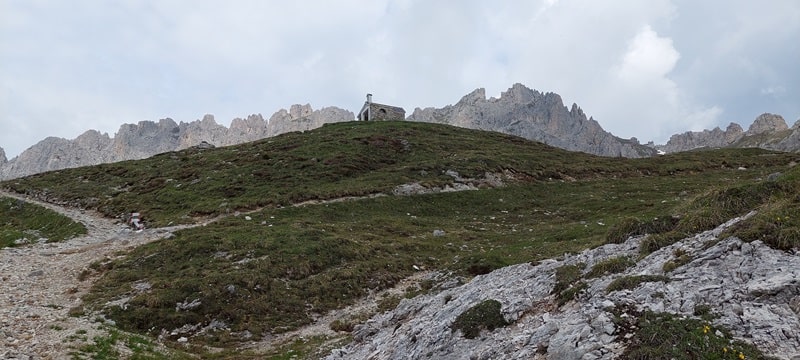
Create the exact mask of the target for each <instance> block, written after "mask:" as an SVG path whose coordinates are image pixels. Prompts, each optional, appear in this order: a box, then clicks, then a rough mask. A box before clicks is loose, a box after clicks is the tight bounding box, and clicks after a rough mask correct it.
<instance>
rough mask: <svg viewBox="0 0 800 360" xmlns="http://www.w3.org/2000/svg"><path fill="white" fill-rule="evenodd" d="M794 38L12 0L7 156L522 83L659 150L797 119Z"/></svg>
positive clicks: (4, 119)
mask: <svg viewBox="0 0 800 360" xmlns="http://www.w3.org/2000/svg"><path fill="white" fill-rule="evenodd" d="M797 38H800V3H799V2H797V1H795V0H774V1H770V2H766V3H753V2H748V1H724V2H723V1H703V2H695V1H688V0H652V1H639V0H612V1H604V2H599V1H579V0H533V1H531V0H518V1H504V2H486V1H479V0H464V1H460V2H458V4H454V3H452V2H439V1H423V0H403V1H389V0H379V1H367V0H346V1H336V2H332V1H324V0H309V1H303V2H285V1H277V0H263V1H259V0H241V1H235V2H229V1H222V0H198V1H193V2H192V3H191V4H187V3H186V2H185V1H179V0H159V1H141V0H128V1H115V2H98V1H92V0H76V1H70V2H61V1H56V0H39V1H22V0H5V1H0V127H2V128H3V129H4V130H5V129H12V131H11V132H9V131H3V132H1V133H0V146H3V147H5V148H6V150H7V152H8V154H9V155H12V156H13V155H16V154H17V153H19V152H20V151H21V150H22V149H24V148H25V147H27V146H30V145H32V144H33V143H35V142H37V141H38V140H40V139H41V138H44V137H45V136H49V135H55V136H63V137H74V136H76V135H77V133H79V132H82V130H86V129H88V128H96V129H112V130H113V129H117V128H118V127H119V125H120V123H122V122H135V121H139V120H145V119H150V120H157V119H158V118H163V117H172V118H174V119H176V120H178V121H191V120H194V119H197V118H199V117H201V116H202V115H203V114H204V113H213V114H215V115H216V118H217V119H218V121H219V122H222V123H227V122H229V121H230V120H231V119H232V118H233V117H237V116H246V115H248V114H250V113H263V114H264V115H265V116H269V115H271V113H272V112H273V111H276V110H278V109H279V108H281V107H287V106H289V105H291V104H294V103H311V104H312V105H313V106H314V107H315V108H320V107H322V106H330V105H334V106H339V107H344V108H348V109H350V110H353V111H357V110H358V109H357V108H358V106H359V105H360V104H361V102H362V101H363V96H364V94H365V93H367V92H372V93H373V94H375V98H376V101H381V102H387V103H392V104H397V105H400V106H404V107H405V108H406V110H408V111H409V112H410V111H411V110H413V108H414V107H417V106H419V107H426V106H437V107H441V106H444V105H447V104H450V103H454V102H455V101H457V100H458V99H459V98H460V97H461V96H463V95H464V94H466V93H468V92H470V91H472V90H474V89H475V88H477V87H485V88H486V89H487V93H488V94H495V95H496V94H499V93H500V92H501V91H503V90H505V89H506V88H508V87H509V86H510V85H511V84H513V83H516V82H521V83H523V84H525V85H527V86H529V87H532V88H535V89H538V90H541V91H552V92H557V93H559V94H561V95H562V97H563V98H564V100H565V101H566V102H567V105H570V104H571V103H572V102H576V103H578V104H579V105H580V106H581V107H582V108H583V109H584V111H585V112H586V113H587V114H588V115H590V116H594V118H595V119H597V120H598V121H599V122H600V124H601V125H602V126H603V127H605V128H606V129H607V130H610V131H611V132H612V133H614V134H616V135H619V136H622V137H632V136H636V137H637V138H639V139H642V140H645V141H646V140H649V139H653V140H657V141H665V140H666V139H667V138H668V137H669V135H671V134H672V133H674V132H683V131H686V130H688V129H696V128H698V127H705V126H708V127H711V126H714V125H719V124H721V123H722V125H727V122H729V121H739V122H746V121H752V119H753V118H754V117H755V115H757V114H760V113H762V112H766V111H770V112H778V113H782V115H784V116H785V117H787V118H793V117H796V116H798V115H800V104H797V102H796V101H791V99H797V98H798V97H800V94H798V92H799V91H800V89H798V87H797V86H795V85H794V84H798V83H800V69H798V68H797V66H796V65H797V64H796V59H798V58H800V45H798V44H800V43H798V42H797V41H796V39H797ZM751 114H753V115H751ZM22 124H24V125H22ZM742 125H743V126H745V127H746V124H744V123H743V124H742ZM78 127H80V128H81V129H80V131H79V130H76V129H77V128H78Z"/></svg>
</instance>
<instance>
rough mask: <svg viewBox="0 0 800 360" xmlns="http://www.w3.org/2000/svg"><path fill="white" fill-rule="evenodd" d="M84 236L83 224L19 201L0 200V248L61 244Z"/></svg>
mask: <svg viewBox="0 0 800 360" xmlns="http://www.w3.org/2000/svg"><path fill="white" fill-rule="evenodd" d="M83 234H86V228H85V227H84V226H83V224H80V223H76V222H74V221H72V219H70V218H68V217H66V216H63V215H61V214H58V213H56V212H55V211H52V210H49V209H45V208H43V207H41V206H39V205H34V204H31V203H28V202H25V201H22V200H17V199H12V198H8V197H3V196H0V248H3V247H11V246H16V245H19V244H25V243H32V242H38V241H40V240H41V239H44V241H48V242H55V241H62V240H66V239H71V238H73V237H76V236H79V235H83Z"/></svg>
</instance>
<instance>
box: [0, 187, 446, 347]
mask: <svg viewBox="0 0 800 360" xmlns="http://www.w3.org/2000/svg"><path fill="white" fill-rule="evenodd" d="M0 196H5V197H10V198H15V199H21V200H25V201H27V202H31V203H34V204H37V205H41V206H44V207H46V208H48V209H51V210H54V211H56V212H58V213H61V214H63V215H66V216H68V217H70V218H72V219H73V220H75V221H78V222H81V223H83V224H84V226H86V228H87V229H88V234H87V235H85V236H82V237H79V238H75V239H71V240H68V241H64V242H58V243H45V244H31V245H25V246H20V247H15V248H3V249H0V359H25V360H28V359H70V358H71V356H70V352H74V351H75V350H76V349H77V348H79V347H80V346H81V345H84V344H87V343H91V341H92V339H93V338H94V337H95V336H103V335H107V334H106V331H105V330H104V328H103V327H102V326H100V324H99V323H98V322H95V321H93V319H92V318H90V317H87V316H82V317H71V316H69V314H68V313H69V310H70V309H71V308H74V307H76V306H79V305H81V303H82V301H81V297H83V296H84V295H85V294H86V293H87V292H88V290H89V288H90V287H91V285H92V282H93V281H94V280H96V278H92V277H88V278H84V279H83V280H81V273H82V272H84V270H86V269H87V268H88V267H89V265H90V264H92V263H93V262H96V261H98V260H108V259H115V258H119V257H122V255H121V254H125V253H127V252H128V251H130V250H132V249H133V248H135V247H137V246H139V245H142V244H145V243H148V242H151V241H155V240H158V239H162V238H165V237H168V236H170V235H171V234H172V232H173V231H177V230H180V229H185V228H189V227H195V226H203V225H206V224H208V223H211V222H214V221H216V220H219V219H220V218H214V219H209V220H208V221H205V222H203V223H200V224H195V225H180V226H173V227H166V228H157V229H146V230H143V231H138V232H136V231H132V230H130V229H129V228H128V227H127V226H125V225H124V224H123V223H121V222H119V221H115V220H112V219H108V218H105V217H103V216H102V215H100V214H98V213H95V212H92V211H84V210H79V209H73V208H67V207H63V206H58V205H53V204H50V203H45V202H41V201H37V200H34V199H30V198H26V197H24V196H20V195H18V194H13V193H8V192H4V191H0ZM342 200H344V199H342ZM347 200H349V199H347ZM334 201H340V200H339V199H337V200H329V201H328V202H334ZM298 205H308V204H298ZM255 211H258V210H255ZM255 211H252V212H255ZM248 213H250V212H247V213H242V214H238V215H244V214H248ZM433 275H434V274H432V273H430V272H420V273H418V274H416V275H415V276H412V277H411V278H409V279H406V280H405V281H402V282H401V283H399V284H398V285H397V286H396V287H394V288H392V289H388V290H384V291H382V292H380V293H379V294H373V295H372V296H369V297H367V298H365V299H362V301H360V302H358V303H356V304H354V305H352V306H349V307H347V308H344V309H340V310H336V311H332V312H330V313H329V314H327V315H326V316H323V317H322V318H320V319H318V320H317V321H316V322H315V323H314V324H311V325H309V326H307V327H304V328H301V329H298V330H297V331H293V332H290V333H288V334H283V335H281V336H277V337H273V338H267V339H263V340H262V341H259V342H255V343H252V344H250V345H249V346H244V348H247V349H249V350H251V351H257V352H260V351H270V350H272V349H275V347H276V346H279V345H280V344H285V343H287V342H290V341H292V339H298V338H299V339H304V338H311V337H315V336H323V337H329V338H331V341H336V340H337V339H341V338H342V334H337V333H335V332H334V331H332V330H331V329H330V324H331V322H333V321H334V320H337V319H346V318H348V317H352V316H358V314H362V313H365V312H366V313H371V312H374V311H375V308H376V307H377V302H378V301H379V299H381V298H383V297H386V296H389V295H396V296H400V295H401V294H403V292H404V291H405V290H406V288H408V287H409V286H415V284H417V283H418V282H419V281H421V280H422V279H424V278H427V277H430V276H433Z"/></svg>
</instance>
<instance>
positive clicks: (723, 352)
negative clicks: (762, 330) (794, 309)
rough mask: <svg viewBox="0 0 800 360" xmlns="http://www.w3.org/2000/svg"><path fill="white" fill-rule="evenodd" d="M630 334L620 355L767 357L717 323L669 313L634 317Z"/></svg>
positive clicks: (666, 358)
mask: <svg viewBox="0 0 800 360" xmlns="http://www.w3.org/2000/svg"><path fill="white" fill-rule="evenodd" d="M634 319H635V324H634V325H635V326H634V327H630V328H634V329H636V330H634V332H633V337H632V338H631V339H630V342H629V344H628V346H627V347H626V349H625V352H624V353H623V355H622V356H621V358H622V359H654V360H661V359H663V360H669V359H731V360H742V359H766V358H767V357H766V356H765V355H764V354H763V353H761V352H760V351H759V350H758V349H757V348H756V347H754V346H752V345H750V344H747V343H745V342H742V341H738V340H734V339H733V337H732V336H731V334H730V332H729V331H728V330H727V329H725V328H723V327H720V326H714V325H711V324H710V323H708V322H706V321H703V320H698V319H691V318H680V317H678V316H675V315H672V314H668V313H652V312H645V313H644V314H642V315H641V316H639V317H637V318H634Z"/></svg>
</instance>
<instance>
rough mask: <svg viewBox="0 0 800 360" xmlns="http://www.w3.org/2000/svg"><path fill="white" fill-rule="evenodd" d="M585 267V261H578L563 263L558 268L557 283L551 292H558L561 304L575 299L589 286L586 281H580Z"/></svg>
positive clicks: (557, 296) (558, 300)
mask: <svg viewBox="0 0 800 360" xmlns="http://www.w3.org/2000/svg"><path fill="white" fill-rule="evenodd" d="M585 268H586V264H585V263H577V264H573V265H563V266H561V267H559V268H557V269H556V283H555V285H554V286H553V291H552V292H551V294H556V300H557V302H558V305H559V306H561V305H564V304H566V303H567V302H568V301H570V300H572V299H574V298H575V296H576V295H577V294H578V293H579V292H580V291H581V290H583V289H584V288H586V287H587V284H586V283H585V282H583V281H579V280H580V279H581V278H582V277H583V275H582V273H583V269H585Z"/></svg>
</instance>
